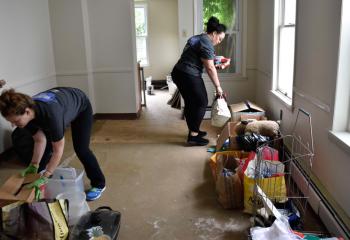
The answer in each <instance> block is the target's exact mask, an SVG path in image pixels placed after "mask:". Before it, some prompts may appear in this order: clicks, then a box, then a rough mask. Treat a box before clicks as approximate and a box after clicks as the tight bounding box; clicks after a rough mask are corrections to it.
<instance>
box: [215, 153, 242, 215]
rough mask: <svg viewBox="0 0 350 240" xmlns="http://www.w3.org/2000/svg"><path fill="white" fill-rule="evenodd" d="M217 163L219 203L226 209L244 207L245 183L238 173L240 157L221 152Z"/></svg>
mask: <svg viewBox="0 0 350 240" xmlns="http://www.w3.org/2000/svg"><path fill="white" fill-rule="evenodd" d="M216 164H217V167H216V170H217V176H216V192H217V195H218V201H219V203H220V204H221V205H222V206H223V207H224V208H225V209H235V208H242V207H243V184H242V181H241V179H240V177H239V175H238V173H237V171H238V168H239V159H235V158H234V157H232V155H231V156H229V155H223V154H221V155H219V156H218V158H217V161H216Z"/></svg>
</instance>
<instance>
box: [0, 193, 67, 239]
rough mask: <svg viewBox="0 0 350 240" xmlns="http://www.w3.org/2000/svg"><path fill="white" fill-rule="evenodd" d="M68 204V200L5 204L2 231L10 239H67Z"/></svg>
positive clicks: (2, 214) (2, 215)
mask: <svg viewBox="0 0 350 240" xmlns="http://www.w3.org/2000/svg"><path fill="white" fill-rule="evenodd" d="M67 204H68V203H67V201H66V200H43V201H39V202H32V203H25V202H23V201H18V202H14V203H11V204H8V205H6V206H3V207H2V208H1V210H2V212H1V232H2V233H3V234H4V235H5V236H7V237H9V238H10V239H21V240H22V239H23V240H31V239H33V240H34V239H35V240H37V239H53V240H65V239H67V238H68V223H67V218H68V206H67ZM1 239H2V238H1Z"/></svg>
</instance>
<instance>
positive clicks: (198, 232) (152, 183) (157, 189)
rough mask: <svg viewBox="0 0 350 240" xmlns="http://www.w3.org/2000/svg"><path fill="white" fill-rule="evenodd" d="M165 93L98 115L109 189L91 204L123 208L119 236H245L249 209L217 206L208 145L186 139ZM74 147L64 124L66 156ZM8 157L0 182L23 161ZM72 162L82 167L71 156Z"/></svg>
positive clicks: (206, 126)
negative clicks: (139, 106) (121, 112)
mask: <svg viewBox="0 0 350 240" xmlns="http://www.w3.org/2000/svg"><path fill="white" fill-rule="evenodd" d="M169 98H170V95H169V93H168V92H167V91H156V95H154V96H147V108H143V112H142V116H141V118H140V119H138V120H120V121H116V120H107V121H105V120H98V121H96V122H95V124H94V130H93V136H92V144H91V148H92V149H93V151H94V152H95V154H96V156H97V158H98V160H99V162H100V164H101V167H102V170H103V171H104V173H105V175H106V180H107V189H106V191H105V192H104V194H103V196H102V197H101V198H100V199H99V200H96V201H94V202H90V203H89V205H90V208H91V209H96V208H97V207H99V206H104V205H107V206H110V207H111V208H113V209H114V210H118V211H120V212H121V213H122V224H121V229H120V234H119V239H120V240H138V239H152V240H168V239H169V240H174V239H181V240H186V239H191V240H193V239H194V240H195V239H199V240H203V239H208V240H209V239H217V240H218V239H235V240H239V239H247V229H249V226H250V223H249V216H247V215H244V214H242V213H241V211H228V210H224V209H222V208H221V206H220V205H219V203H218V202H217V200H216V195H215V188H214V184H213V180H212V176H211V173H210V169H209V164H208V161H209V157H210V156H211V154H210V153H207V151H206V150H207V148H206V147H185V144H184V143H185V140H186V135H187V128H186V124H185V122H184V121H183V120H181V119H180V117H181V112H180V110H176V109H172V108H171V107H170V106H169V105H167V101H168V100H169ZM202 126H203V127H202V130H206V131H208V134H209V138H210V140H211V142H210V144H212V145H213V144H215V142H216V134H217V132H216V131H217V130H216V129H213V128H212V127H211V126H210V121H204V123H203V125H202ZM72 153H73V149H72V144H71V139H70V133H69V132H67V133H66V147H65V152H64V157H63V159H67V157H68V158H69V156H71V155H72ZM13 158H14V157H13V156H12V157H10V158H8V159H7V161H0V181H1V182H4V181H5V180H6V179H7V177H9V176H10V175H11V174H13V173H16V172H18V171H19V170H20V169H23V168H24V167H25V166H24V165H22V164H20V163H19V162H18V161H16V160H13ZM70 165H72V166H74V167H77V168H82V166H81V164H80V162H79V160H78V159H76V158H74V160H73V161H72V162H71V163H70ZM85 178H86V177H85ZM85 185H86V187H88V186H89V182H88V179H87V178H86V179H85Z"/></svg>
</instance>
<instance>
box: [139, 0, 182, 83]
mask: <svg viewBox="0 0 350 240" xmlns="http://www.w3.org/2000/svg"><path fill="white" fill-rule="evenodd" d="M177 15H178V14H177V0H149V1H148V31H149V42H148V46H149V51H148V53H149V61H150V65H149V66H148V67H145V76H152V78H153V79H154V80H162V79H165V76H166V75H167V74H168V73H169V72H170V71H171V69H172V67H173V66H174V64H175V63H176V61H177V59H178V58H179V50H178V49H179V37H178V24H177V22H178V17H177Z"/></svg>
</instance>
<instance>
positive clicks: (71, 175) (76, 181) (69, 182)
mask: <svg viewBox="0 0 350 240" xmlns="http://www.w3.org/2000/svg"><path fill="white" fill-rule="evenodd" d="M83 177H84V170H81V169H75V168H56V170H55V171H54V173H53V174H52V177H51V178H49V179H48V183H47V184H46V188H45V198H49V199H54V198H56V197H57V195H58V194H60V193H64V192H69V191H71V192H75V191H78V192H84V179H83Z"/></svg>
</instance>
